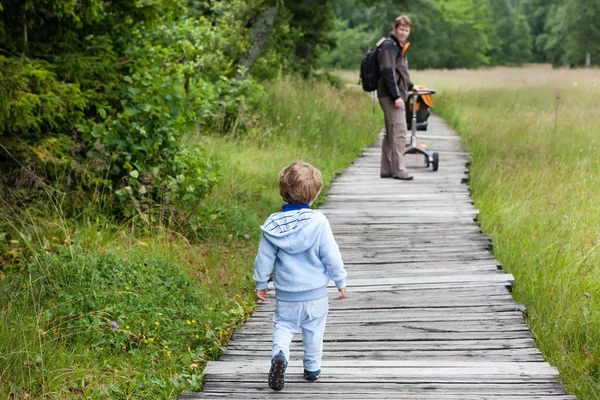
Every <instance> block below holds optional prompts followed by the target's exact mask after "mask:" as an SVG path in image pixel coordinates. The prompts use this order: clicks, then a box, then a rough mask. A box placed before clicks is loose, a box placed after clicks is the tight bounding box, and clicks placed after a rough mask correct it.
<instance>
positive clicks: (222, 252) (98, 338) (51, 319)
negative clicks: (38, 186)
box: [0, 79, 381, 399]
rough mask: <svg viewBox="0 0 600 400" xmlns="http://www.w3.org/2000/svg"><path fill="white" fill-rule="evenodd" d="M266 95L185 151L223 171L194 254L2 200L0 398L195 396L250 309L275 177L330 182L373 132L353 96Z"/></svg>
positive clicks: (162, 236) (186, 245) (120, 228)
mask: <svg viewBox="0 0 600 400" xmlns="http://www.w3.org/2000/svg"><path fill="white" fill-rule="evenodd" d="M267 87H268V93H269V97H268V98H267V99H265V103H264V105H263V111H262V113H261V114H260V115H258V116H257V119H256V120H257V121H258V122H257V123H256V124H255V125H254V126H253V128H251V129H250V130H249V131H247V132H244V133H240V132H238V133H237V135H236V136H222V135H218V134H215V133H211V132H198V134H197V135H196V136H195V137H194V138H193V139H192V140H193V141H194V142H198V143H201V144H202V145H204V146H205V147H206V148H207V150H208V151H209V153H210V157H213V159H214V160H215V161H216V162H218V163H219V164H220V166H221V167H220V171H221V176H220V177H219V184H218V186H217V187H216V188H215V190H214V191H213V193H212V195H211V196H210V197H209V198H207V199H206V202H205V205H204V206H203V208H204V210H205V213H206V224H205V226H204V227H201V229H202V230H203V232H204V239H203V240H202V241H200V242H195V243H194V242H190V241H189V240H188V239H186V238H185V237H183V236H182V235H180V234H178V233H176V232H172V231H168V230H167V229H166V228H164V227H162V226H154V225H152V226H147V227H146V228H145V229H139V228H136V229H132V227H133V226H134V224H124V223H123V222H121V221H113V220H111V219H110V218H109V217H107V216H106V215H104V214H103V213H102V212H101V210H98V209H97V208H94V207H90V209H89V210H88V212H87V213H86V214H85V215H82V216H80V217H78V218H74V219H69V218H66V217H65V216H64V215H65V214H64V213H63V212H62V210H63V208H64V207H65V206H67V205H68V204H69V203H68V202H69V200H70V199H69V196H61V195H58V194H56V193H52V192H48V193H46V194H45V195H44V196H41V197H43V198H44V199H45V200H43V201H32V199H21V200H22V203H20V204H19V203H18V200H17V201H16V200H15V199H18V198H19V194H18V193H11V197H10V200H9V199H8V196H2V197H1V198H0V210H1V212H0V398H15V399H20V398H47V399H64V398H90V399H107V398H118V399H157V398H161V399H162V398H176V397H177V395H178V394H179V393H180V392H181V391H183V390H200V389H201V381H200V374H201V372H202V368H203V366H204V365H205V363H206V362H207V361H208V360H210V359H213V358H215V357H217V356H218V354H219V352H220V350H221V349H222V348H223V346H225V345H226V343H227V340H228V338H229V337H230V335H231V333H232V332H233V329H234V325H235V324H237V323H239V322H240V321H241V320H243V319H244V318H246V317H247V316H248V314H249V312H250V311H251V310H252V308H253V306H254V300H253V299H254V296H253V294H254V291H253V287H254V285H253V282H252V280H251V276H252V272H253V271H252V265H253V259H254V256H255V254H256V245H257V244H258V239H259V236H260V230H259V225H260V223H262V221H263V219H264V218H265V217H266V216H267V215H268V214H269V213H271V212H275V211H277V210H278V209H280V206H281V204H282V202H281V199H280V198H279V195H278V189H277V176H278V172H279V171H280V170H281V169H282V168H283V167H285V166H286V165H287V164H289V163H291V162H293V161H295V160H297V159H302V160H305V161H308V162H311V163H313V164H314V165H316V166H317V167H318V168H320V169H321V171H322V172H323V175H324V178H325V181H326V183H327V184H328V183H329V182H330V181H331V179H332V178H333V177H334V176H335V174H336V172H338V171H340V170H341V169H343V168H344V167H346V166H347V165H348V164H349V163H350V162H351V161H352V160H353V159H354V158H355V157H356V156H358V155H359V153H360V149H361V148H363V147H365V146H366V145H368V144H370V143H371V142H372V141H374V140H375V139H376V137H377V133H378V130H379V129H378V128H379V125H380V123H381V120H380V118H381V117H380V115H379V114H378V113H377V114H375V113H373V111H372V110H373V109H372V107H371V103H370V100H369V99H368V97H366V96H364V95H363V94H361V93H357V92H354V91H344V90H338V89H335V88H333V87H331V86H328V85H326V84H321V83H310V82H302V81H294V80H292V79H281V80H279V81H275V82H272V83H270V84H269V85H267ZM15 204H17V206H16V207H15ZM11 207H12V208H11ZM135 226H139V225H138V224H136V225H135Z"/></svg>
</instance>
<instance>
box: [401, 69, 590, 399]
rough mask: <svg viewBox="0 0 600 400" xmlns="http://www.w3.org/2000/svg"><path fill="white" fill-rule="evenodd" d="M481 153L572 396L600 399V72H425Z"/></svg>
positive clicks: (479, 178)
mask: <svg viewBox="0 0 600 400" xmlns="http://www.w3.org/2000/svg"><path fill="white" fill-rule="evenodd" d="M413 80H414V81H415V82H417V83H420V84H425V85H426V86H429V87H433V88H435V89H437V91H438V93H437V94H436V96H435V102H436V104H435V108H434V111H435V112H437V113H439V114H440V115H441V116H442V117H443V118H445V119H446V121H447V122H449V123H450V125H452V126H453V127H454V128H456V129H457V130H458V132H459V133H460V135H461V137H462V138H463V143H464V144H465V145H466V147H467V148H468V150H469V151H470V152H471V153H472V156H473V161H472V164H471V181H470V184H471V187H472V190H473V197H474V200H475V202H476V205H477V207H478V208H479V209H480V211H481V214H480V221H481V225H482V227H483V230H484V231H485V232H486V233H488V234H490V235H491V236H492V238H493V241H494V253H495V255H496V257H497V258H498V260H499V261H500V262H501V263H502V264H503V265H504V267H505V269H506V270H508V271H509V272H511V273H512V274H514V276H515V280H516V287H515V290H514V296H515V298H516V300H517V301H519V302H522V303H524V304H525V305H527V309H528V318H527V322H528V324H529V326H530V327H531V329H532V330H533V332H534V334H535V336H536V338H537V343H538V345H539V347H540V348H541V350H542V351H543V353H544V355H545V356H546V357H547V359H548V360H549V362H550V363H551V364H553V365H555V366H557V367H558V369H559V370H560V373H561V376H562V379H563V381H564V383H565V385H566V387H567V389H568V390H569V391H570V392H572V393H575V394H576V395H577V396H578V397H579V398H581V399H598V398H600V248H599V245H600V124H599V120H598V118H599V116H600V70H597V69H596V70H554V69H550V68H548V67H543V66H531V67H527V68H494V69H489V70H480V71H466V70H459V71H422V72H418V73H413Z"/></svg>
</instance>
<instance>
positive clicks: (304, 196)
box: [279, 161, 323, 204]
mask: <svg viewBox="0 0 600 400" xmlns="http://www.w3.org/2000/svg"><path fill="white" fill-rule="evenodd" d="M322 187H323V176H321V172H320V171H319V170H318V169H316V168H315V167H313V166H312V165H310V164H308V163H305V162H302V161H297V162H295V163H293V164H291V165H290V166H288V167H287V168H284V169H283V170H282V171H281V172H280V173H279V194H281V197H282V198H283V200H285V201H286V202H288V203H290V204H309V203H312V202H313V201H315V200H316V198H317V196H318V195H319V191H320V190H321V188H322Z"/></svg>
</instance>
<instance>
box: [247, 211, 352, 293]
mask: <svg viewBox="0 0 600 400" xmlns="http://www.w3.org/2000/svg"><path fill="white" fill-rule="evenodd" d="M260 229H261V230H262V231H263V236H262V239H261V241H260V246H259V247H258V254H257V255H256V260H255V261H254V280H255V281H256V290H262V289H265V288H266V287H267V281H268V280H269V277H270V276H271V272H272V271H273V269H275V288H276V289H277V300H281V301H310V300H316V299H320V298H323V297H325V296H327V284H328V283H329V280H330V279H332V280H333V281H334V282H335V285H336V287H337V288H338V289H342V288H345V287H346V270H345V269H344V263H343V261H342V256H341V254H340V250H339V248H338V245H337V243H336V242H335V239H334V238H333V233H332V232H331V228H330V227H329V221H327V218H326V217H325V215H323V214H322V213H320V212H317V211H314V210H311V209H310V208H309V206H308V205H298V204H288V205H286V206H284V207H283V211H282V212H278V213H274V214H271V216H270V217H269V218H268V219H267V220H266V221H265V223H264V225H262V226H261V227H260Z"/></svg>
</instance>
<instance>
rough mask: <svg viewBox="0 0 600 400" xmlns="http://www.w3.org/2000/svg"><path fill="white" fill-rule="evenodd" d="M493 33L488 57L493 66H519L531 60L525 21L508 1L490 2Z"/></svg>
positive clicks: (529, 39)
mask: <svg viewBox="0 0 600 400" xmlns="http://www.w3.org/2000/svg"><path fill="white" fill-rule="evenodd" d="M490 5H491V21H492V26H493V28H494V29H493V32H492V33H491V34H490V52H489V54H490V57H491V63H492V64H494V65H521V64H523V63H526V62H527V61H529V59H530V58H531V47H532V43H531V36H530V34H529V26H528V24H527V20H526V19H525V18H524V17H523V16H522V15H519V14H516V11H515V10H513V8H512V7H511V5H510V3H509V1H508V0H497V1H492V2H490Z"/></svg>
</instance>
